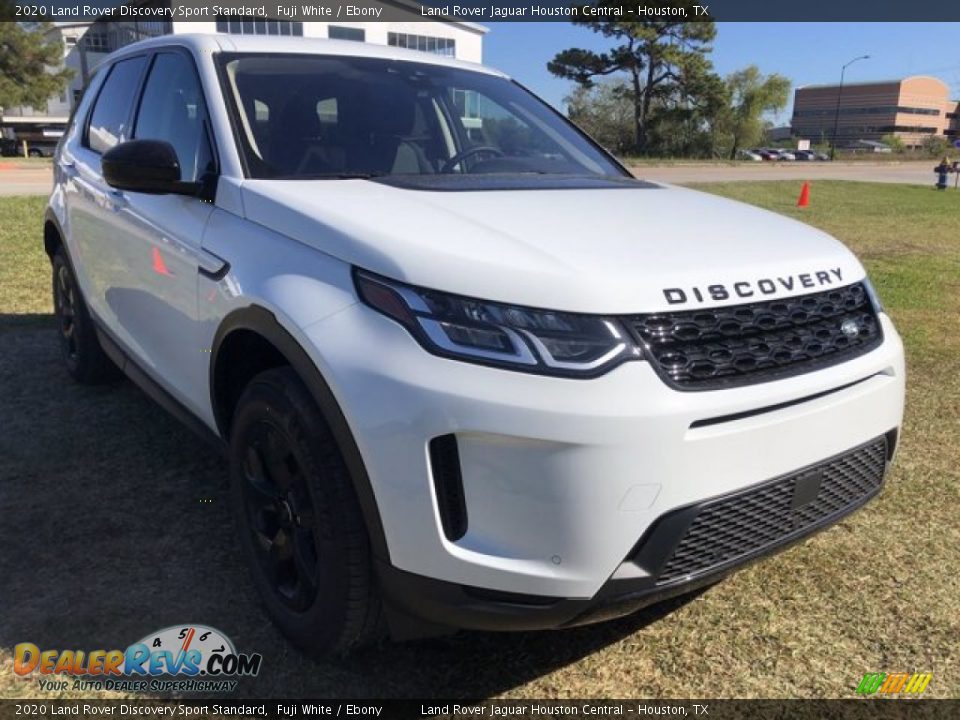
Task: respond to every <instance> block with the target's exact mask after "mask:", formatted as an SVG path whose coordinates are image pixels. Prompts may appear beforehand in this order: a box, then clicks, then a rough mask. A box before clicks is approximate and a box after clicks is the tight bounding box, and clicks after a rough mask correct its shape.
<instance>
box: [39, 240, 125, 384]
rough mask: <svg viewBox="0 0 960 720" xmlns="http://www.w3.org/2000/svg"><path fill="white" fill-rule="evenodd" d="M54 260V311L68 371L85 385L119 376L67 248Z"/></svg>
mask: <svg viewBox="0 0 960 720" xmlns="http://www.w3.org/2000/svg"><path fill="white" fill-rule="evenodd" d="M52 262H53V311H54V314H55V315H56V318H57V329H58V331H59V336H60V352H61V354H62V355H63V360H64V363H65V364H66V366H67V372H69V373H70V376H71V377H72V378H73V379H74V380H76V381H77V382H78V383H81V384H83V385H99V384H102V383H105V382H110V381H112V380H116V379H117V378H118V377H119V376H120V371H119V369H118V368H117V366H116V365H115V364H114V363H113V361H112V360H111V359H110V358H109V357H107V354H106V353H105V352H104V351H103V348H102V347H100V341H99V340H98V339H97V331H96V328H95V327H94V325H93V320H92V319H91V318H90V312H89V311H88V310H87V304H86V302H84V300H83V295H82V294H81V292H80V287H79V286H78V285H77V280H76V277H75V276H74V274H73V268H71V267H70V263H69V262H68V261H67V257H66V253H65V252H64V250H63V248H60V249H58V250H57V251H56V252H55V253H54V255H53V261H52Z"/></svg>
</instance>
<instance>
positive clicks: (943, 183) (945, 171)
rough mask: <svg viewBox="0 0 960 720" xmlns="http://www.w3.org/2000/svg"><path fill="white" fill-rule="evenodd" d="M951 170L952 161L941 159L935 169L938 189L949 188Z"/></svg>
mask: <svg viewBox="0 0 960 720" xmlns="http://www.w3.org/2000/svg"><path fill="white" fill-rule="evenodd" d="M950 170H951V167H950V163H949V162H947V159H946V158H944V159H943V160H941V161H940V164H939V165H937V166H936V167H935V168H934V169H933V171H934V172H935V173H936V174H937V190H946V189H947V175H949V174H950Z"/></svg>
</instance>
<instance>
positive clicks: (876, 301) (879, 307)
mask: <svg viewBox="0 0 960 720" xmlns="http://www.w3.org/2000/svg"><path fill="white" fill-rule="evenodd" d="M863 287H864V289H865V290H866V291H867V297H868V298H870V304H871V305H872V306H873V311H874V312H875V313H878V314H879V313H882V312H883V303H882V302H880V296H879V295H877V290H876V288H874V287H873V283H872V282H870V278H868V277H865V278H864V279H863Z"/></svg>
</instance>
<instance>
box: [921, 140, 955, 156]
mask: <svg viewBox="0 0 960 720" xmlns="http://www.w3.org/2000/svg"><path fill="white" fill-rule="evenodd" d="M920 148H921V149H922V150H923V151H924V152H925V153H926V154H927V155H929V156H930V157H942V156H944V155H946V154H947V153H948V152H949V150H950V141H949V140H947V138H945V137H942V136H940V135H927V136H926V137H925V138H923V141H922V142H921V143H920Z"/></svg>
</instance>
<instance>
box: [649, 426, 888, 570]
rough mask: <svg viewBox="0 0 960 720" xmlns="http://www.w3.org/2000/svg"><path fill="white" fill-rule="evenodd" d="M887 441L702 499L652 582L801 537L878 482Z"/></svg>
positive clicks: (856, 502)
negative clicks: (750, 485) (723, 494)
mask: <svg viewBox="0 0 960 720" xmlns="http://www.w3.org/2000/svg"><path fill="white" fill-rule="evenodd" d="M886 460H887V441H886V438H885V437H881V438H877V439H876V440H873V441H871V442H869V443H867V444H866V445H861V446H860V447H859V448H856V449H855V450H851V451H850V452H848V453H846V454H844V455H841V456H839V457H836V458H833V459H832V460H828V461H827V462H825V463H823V464H821V465H818V466H815V467H813V468H807V469H806V470H803V471H801V472H798V473H794V474H792V475H788V476H786V477H783V478H779V479H777V480H773V481H771V482H769V483H765V484H763V485H761V486H759V487H755V488H753V489H751V490H747V491H744V492H741V493H737V494H735V495H728V496H726V497H723V498H720V499H718V500H715V501H713V502H709V503H706V504H705V505H704V506H702V508H701V509H700V510H699V512H698V513H697V515H696V518H695V519H694V520H693V523H692V524H691V525H690V527H689V528H688V529H687V532H686V534H685V535H684V536H683V540H681V541H680V544H679V545H677V547H676V549H675V550H674V551H673V555H672V556H671V557H670V559H669V560H667V562H666V564H665V565H664V566H663V569H662V570H661V572H660V574H659V577H658V578H657V583H658V584H663V583H668V582H672V581H674V580H677V579H678V578H681V577H685V576H688V575H696V574H698V573H702V572H704V571H706V570H709V569H711V568H714V567H716V566H719V565H723V564H726V563H728V562H731V561H733V560H736V559H737V558H740V557H742V556H744V555H749V554H752V553H755V552H757V551H761V550H763V549H764V548H767V547H769V546H774V545H777V544H780V543H782V542H786V541H787V540H789V539H790V538H791V537H794V536H799V535H803V534H804V532H805V531H806V530H810V529H813V526H817V525H819V524H820V523H821V521H823V520H825V519H826V518H829V517H831V516H840V515H842V514H845V513H846V512H849V511H850V510H853V509H854V508H855V507H858V506H859V505H860V504H861V503H862V502H864V501H865V500H866V499H867V498H868V497H870V496H871V495H872V494H873V493H874V492H875V491H876V490H878V489H879V487H880V485H881V483H882V482H883V472H884V469H885V465H886Z"/></svg>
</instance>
